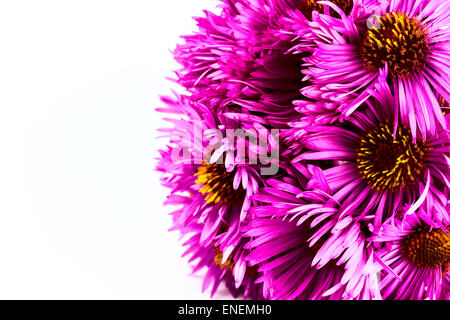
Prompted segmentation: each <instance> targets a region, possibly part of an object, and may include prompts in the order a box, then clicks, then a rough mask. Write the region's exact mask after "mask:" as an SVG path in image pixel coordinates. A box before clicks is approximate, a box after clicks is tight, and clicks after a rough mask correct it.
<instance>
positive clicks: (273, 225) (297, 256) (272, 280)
mask: <svg viewBox="0 0 450 320" xmlns="http://www.w3.org/2000/svg"><path fill="white" fill-rule="evenodd" d="M245 230H246V232H245V235H246V236H248V237H250V238H251V240H250V241H249V243H248V244H247V248H249V249H251V252H250V254H249V256H248V258H247V259H248V260H249V262H250V265H259V267H258V271H259V272H260V273H262V276H260V277H259V279H258V280H257V282H258V283H259V282H262V283H263V292H264V297H265V298H266V299H273V300H293V299H298V300H319V299H330V300H339V299H341V298H342V296H343V294H344V292H345V287H344V286H343V285H341V284H340V281H341V279H342V276H343V274H344V269H343V268H342V267H337V266H332V265H329V266H325V267H324V268H321V269H317V268H315V267H311V263H312V261H313V259H314V256H315V250H314V249H313V248H310V247H309V246H308V243H307V239H308V235H307V233H306V232H305V231H306V230H305V228H303V227H302V226H297V225H296V224H295V223H289V222H288V221H283V220H282V219H270V218H256V219H253V220H251V221H250V222H249V224H248V227H247V228H246V229H245Z"/></svg>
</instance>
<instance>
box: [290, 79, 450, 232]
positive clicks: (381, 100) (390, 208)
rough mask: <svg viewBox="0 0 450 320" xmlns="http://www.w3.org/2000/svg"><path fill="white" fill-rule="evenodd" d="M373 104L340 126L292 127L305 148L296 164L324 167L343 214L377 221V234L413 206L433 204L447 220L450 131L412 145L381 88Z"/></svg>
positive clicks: (385, 90) (386, 91) (392, 102)
mask: <svg viewBox="0 0 450 320" xmlns="http://www.w3.org/2000/svg"><path fill="white" fill-rule="evenodd" d="M373 98H374V99H370V100H368V101H367V104H366V106H365V108H361V110H360V111H358V112H355V113H354V114H353V116H352V118H350V119H348V120H347V121H344V123H343V124H342V125H334V126H332V125H314V124H308V123H302V122H300V123H297V124H294V129H292V130H290V131H295V130H297V131H299V133H298V134H299V135H300V136H301V138H300V141H296V145H298V144H299V143H301V145H302V148H303V149H302V150H303V151H302V152H301V153H300V154H299V155H298V156H297V157H296V158H295V159H294V162H296V161H319V162H320V161H322V162H323V161H326V162H323V163H324V164H325V163H326V164H327V165H328V166H329V167H328V168H326V169H325V170H323V174H324V178H325V179H326V181H327V183H328V185H329V188H330V195H331V196H332V198H333V199H334V200H335V201H337V202H339V203H340V204H341V208H343V209H344V212H346V211H347V210H360V211H359V212H360V214H361V215H362V216H366V215H368V214H370V215H373V216H374V225H375V228H378V227H379V226H380V225H381V223H382V222H383V221H384V219H386V218H389V217H390V216H392V215H393V214H395V213H396V212H397V211H398V210H399V208H400V207H401V206H403V205H405V204H407V205H409V206H410V208H409V209H408V212H407V214H409V213H411V212H414V211H415V210H417V208H418V207H420V205H422V204H423V203H424V202H426V203H429V204H430V205H431V202H430V201H431V199H433V200H435V201H434V202H432V205H433V206H435V207H436V210H437V211H438V213H437V214H438V215H439V216H441V217H448V212H447V209H446V206H447V201H448V187H449V181H448V179H447V177H448V165H449V162H448V158H447V156H446V155H445V154H444V153H445V152H449V151H450V145H449V143H450V140H449V139H450V136H449V133H448V131H446V130H444V129H442V128H440V129H438V132H437V134H436V136H434V137H431V136H429V137H428V138H427V139H426V140H425V139H424V138H423V137H421V136H420V135H419V136H417V139H416V140H417V141H416V142H414V136H413V134H412V131H411V130H410V128H408V127H407V126H406V125H404V124H402V123H399V124H396V122H395V112H394V108H393V106H394V105H395V100H394V97H393V96H392V95H391V93H390V91H389V89H388V88H387V86H386V85H384V86H378V87H377V91H376V93H375V92H374V93H373ZM290 131H288V133H289V132H290ZM330 163H331V164H330ZM313 183H314V182H313V181H311V182H310V184H313ZM428 195H429V196H428ZM430 197H432V198H430Z"/></svg>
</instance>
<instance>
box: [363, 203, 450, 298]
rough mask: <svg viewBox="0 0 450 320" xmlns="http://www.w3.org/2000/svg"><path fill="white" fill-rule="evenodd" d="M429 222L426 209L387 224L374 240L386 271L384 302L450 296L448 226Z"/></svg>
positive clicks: (382, 290) (382, 275) (384, 272)
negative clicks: (378, 247) (385, 300)
mask: <svg viewBox="0 0 450 320" xmlns="http://www.w3.org/2000/svg"><path fill="white" fill-rule="evenodd" d="M422 218H425V219H426V221H430V220H429V219H428V214H426V212H424V210H419V212H418V213H417V214H416V213H413V214H411V215H409V216H407V217H406V219H404V221H403V222H402V221H400V220H398V219H396V218H393V219H392V220H389V221H386V222H385V223H384V224H383V226H382V228H381V229H380V231H379V234H378V235H377V236H375V237H374V238H373V239H372V240H373V241H375V242H376V243H379V244H380V245H381V248H380V250H379V251H378V252H377V256H378V259H379V261H380V263H382V264H383V266H384V270H383V271H382V272H381V281H380V289H381V293H382V295H383V298H384V299H401V300H404V299H410V300H422V299H438V298H445V297H448V296H449V293H450V292H449V287H448V281H449V271H450V268H449V267H450V233H449V231H448V226H449V225H446V226H442V224H441V223H433V222H432V221H430V222H425V220H424V219H422Z"/></svg>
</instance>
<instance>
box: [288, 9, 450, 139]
mask: <svg viewBox="0 0 450 320" xmlns="http://www.w3.org/2000/svg"><path fill="white" fill-rule="evenodd" d="M326 4H327V5H328V6H330V7H331V9H333V10H335V11H336V12H338V13H339V14H340V16H341V17H340V18H338V19H337V18H332V17H330V16H329V15H326V14H322V15H316V16H314V18H313V23H312V24H311V26H312V30H313V33H314V34H315V36H316V38H315V45H316V47H317V48H316V50H315V51H314V53H313V55H312V56H311V57H308V58H305V61H307V63H308V66H310V67H309V68H308V70H305V71H304V73H305V74H306V75H307V76H308V78H310V81H311V82H312V85H311V86H308V87H306V88H303V89H302V93H303V94H304V95H306V96H308V97H310V98H312V99H314V100H319V102H318V106H317V107H316V108H318V109H315V108H313V107H311V106H310V105H309V104H308V103H307V102H301V101H300V102H298V103H297V104H298V105H299V106H300V107H301V108H300V110H303V111H305V110H308V106H309V108H312V113H321V111H324V112H323V114H324V115H323V116H322V117H326V113H327V110H331V111H332V112H337V113H338V114H339V115H340V116H341V118H348V117H349V116H350V115H351V114H353V112H354V111H355V110H356V109H357V108H358V107H359V106H361V105H362V104H363V103H364V101H366V100H367V99H368V97H369V96H370V95H371V94H372V92H374V91H375V90H376V86H377V84H378V83H380V80H381V81H383V78H384V76H383V72H384V69H385V68H386V69H387V72H388V82H389V85H390V86H391V87H392V88H393V90H394V97H395V102H394V105H393V109H394V119H395V121H397V119H401V121H402V122H403V123H404V124H408V126H409V127H410V130H411V133H412V135H413V137H416V131H417V127H418V128H419V129H420V132H421V133H422V136H423V137H426V136H427V134H428V133H431V134H435V133H436V132H437V130H438V127H439V126H443V127H444V128H445V127H446V123H445V121H444V116H443V112H442V110H441V108H440V106H439V101H438V99H437V98H436V95H435V93H434V90H436V91H437V92H438V94H439V95H441V96H442V97H443V98H444V99H445V101H449V100H450V95H449V92H450V78H449V72H450V33H449V32H448V25H449V24H450V15H449V12H450V2H448V1H446V0H414V1H406V0H390V1H387V3H386V4H387V6H382V5H381V6H379V7H378V11H379V12H378V13H377V14H378V17H377V18H373V19H370V20H368V21H363V22H364V23H359V22H358V21H357V20H356V19H355V18H354V17H352V16H346V15H344V13H343V12H342V10H340V9H339V8H338V7H336V6H335V5H334V4H333V3H329V2H328V3H326ZM332 119H333V120H334V119H335V118H332Z"/></svg>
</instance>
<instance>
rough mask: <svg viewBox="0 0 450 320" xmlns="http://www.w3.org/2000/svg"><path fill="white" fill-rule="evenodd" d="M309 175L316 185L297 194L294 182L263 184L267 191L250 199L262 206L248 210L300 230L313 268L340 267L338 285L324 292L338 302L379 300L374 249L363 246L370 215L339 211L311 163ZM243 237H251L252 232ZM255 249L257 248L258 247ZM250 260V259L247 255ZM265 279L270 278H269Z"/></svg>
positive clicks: (286, 178)
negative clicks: (336, 293)
mask: <svg viewBox="0 0 450 320" xmlns="http://www.w3.org/2000/svg"><path fill="white" fill-rule="evenodd" d="M308 171H309V172H311V173H310V174H309V175H307V177H306V178H307V179H308V180H310V181H321V183H320V185H318V186H317V187H315V188H313V189H310V190H307V191H302V190H303V188H302V182H301V181H300V182H297V181H295V179H294V178H288V177H284V178H283V179H281V180H275V179H273V180H268V181H267V182H268V184H269V185H270V187H266V188H264V189H262V190H261V192H260V193H259V194H257V195H255V196H254V197H253V198H254V199H256V200H258V202H261V203H265V204H266V205H262V206H257V207H253V208H252V209H251V210H252V212H254V213H255V215H256V216H257V218H272V217H273V218H277V219H282V220H283V221H286V220H287V221H289V223H290V224H292V225H293V226H295V227H299V228H300V230H298V231H297V232H298V233H300V232H301V233H303V234H304V236H305V237H306V238H303V237H301V236H300V235H298V237H299V239H298V240H299V241H303V242H304V243H303V245H304V246H305V247H309V249H310V251H311V252H310V254H311V257H312V259H311V262H310V266H311V267H312V268H315V269H317V270H321V269H323V268H327V267H333V266H336V267H339V266H342V275H341V278H340V281H339V283H338V284H335V285H334V286H333V288H331V287H330V288H328V289H329V290H330V291H328V292H332V291H333V290H338V291H339V292H340V294H342V297H341V298H342V299H380V298H381V295H380V293H379V290H378V285H377V272H378V271H379V269H380V268H379V266H378V264H377V263H376V262H375V261H374V256H373V248H372V246H371V245H370V244H369V243H368V242H367V235H369V236H370V235H371V232H370V230H369V229H370V228H371V224H370V217H365V216H363V215H359V212H358V211H349V210H342V209H341V208H340V206H339V203H337V202H336V201H335V200H334V199H332V198H330V196H329V195H328V194H327V192H329V190H330V188H329V186H328V185H327V183H326V180H325V178H324V176H323V174H322V172H321V170H320V169H319V168H317V167H315V166H311V165H310V166H309V168H308ZM345 211H346V212H345ZM247 234H253V231H248V232H247ZM250 245H251V242H250ZM255 247H256V249H255V250H257V248H258V246H255ZM249 259H250V261H252V260H251V259H252V253H251V254H250V256H249ZM286 264H288V263H286ZM268 281H275V280H274V279H272V278H270V279H269V280H268ZM312 285H314V283H313V284H312ZM342 287H343V288H344V291H343V292H341V291H340V289H341V288H342ZM303 290H304V292H308V290H309V287H308V286H306V287H303ZM300 293H301V292H298V294H299V295H300Z"/></svg>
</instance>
